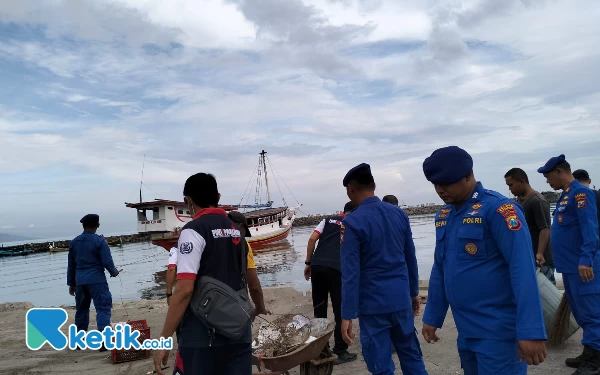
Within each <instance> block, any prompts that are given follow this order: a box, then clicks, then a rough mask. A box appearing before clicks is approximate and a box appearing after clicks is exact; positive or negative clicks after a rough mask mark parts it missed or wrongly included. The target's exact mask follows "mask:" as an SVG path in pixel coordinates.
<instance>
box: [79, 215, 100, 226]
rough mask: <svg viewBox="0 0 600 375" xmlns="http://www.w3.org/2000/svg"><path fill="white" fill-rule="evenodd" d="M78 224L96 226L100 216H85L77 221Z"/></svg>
mask: <svg viewBox="0 0 600 375" xmlns="http://www.w3.org/2000/svg"><path fill="white" fill-rule="evenodd" d="M79 222H80V223H81V224H83V225H89V226H93V225H98V224H99V223H100V216H98V215H96V214H87V215H85V216H84V217H82V218H81V220H79Z"/></svg>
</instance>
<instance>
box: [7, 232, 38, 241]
mask: <svg viewBox="0 0 600 375" xmlns="http://www.w3.org/2000/svg"><path fill="white" fill-rule="evenodd" d="M29 240H35V238H31V237H25V236H18V235H15V234H8V233H0V242H14V241H29Z"/></svg>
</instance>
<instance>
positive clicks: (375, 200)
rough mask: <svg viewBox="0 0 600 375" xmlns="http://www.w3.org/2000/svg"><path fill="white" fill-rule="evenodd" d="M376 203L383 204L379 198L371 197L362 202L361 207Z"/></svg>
mask: <svg viewBox="0 0 600 375" xmlns="http://www.w3.org/2000/svg"><path fill="white" fill-rule="evenodd" d="M375 202H381V199H379V197H377V196H373V197H369V198H367V199H365V200H363V201H362V202H360V204H359V206H362V205H363V204H371V203H375Z"/></svg>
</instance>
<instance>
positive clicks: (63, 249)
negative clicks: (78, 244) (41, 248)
mask: <svg viewBox="0 0 600 375" xmlns="http://www.w3.org/2000/svg"><path fill="white" fill-rule="evenodd" d="M63 251H69V248H68V247H51V248H50V252H51V253H61V252H63Z"/></svg>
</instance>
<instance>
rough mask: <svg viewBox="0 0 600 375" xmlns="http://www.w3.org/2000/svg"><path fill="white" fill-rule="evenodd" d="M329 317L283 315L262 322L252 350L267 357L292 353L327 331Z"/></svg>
mask: <svg viewBox="0 0 600 375" xmlns="http://www.w3.org/2000/svg"><path fill="white" fill-rule="evenodd" d="M328 324H329V321H328V320H327V319H309V318H308V317H306V316H304V315H301V314H297V315H291V314H287V315H283V316H281V317H279V318H278V319H276V320H274V321H273V322H271V323H269V322H261V323H260V326H259V328H258V331H257V333H256V334H255V335H254V341H253V342H252V352H253V354H255V355H262V356H265V357H277V356H281V355H285V354H287V353H291V352H293V351H294V350H296V349H297V348H298V347H300V346H302V345H304V344H306V343H310V342H312V341H314V340H316V339H317V338H318V337H320V336H322V335H323V334H325V333H326V331H327V326H328Z"/></svg>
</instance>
